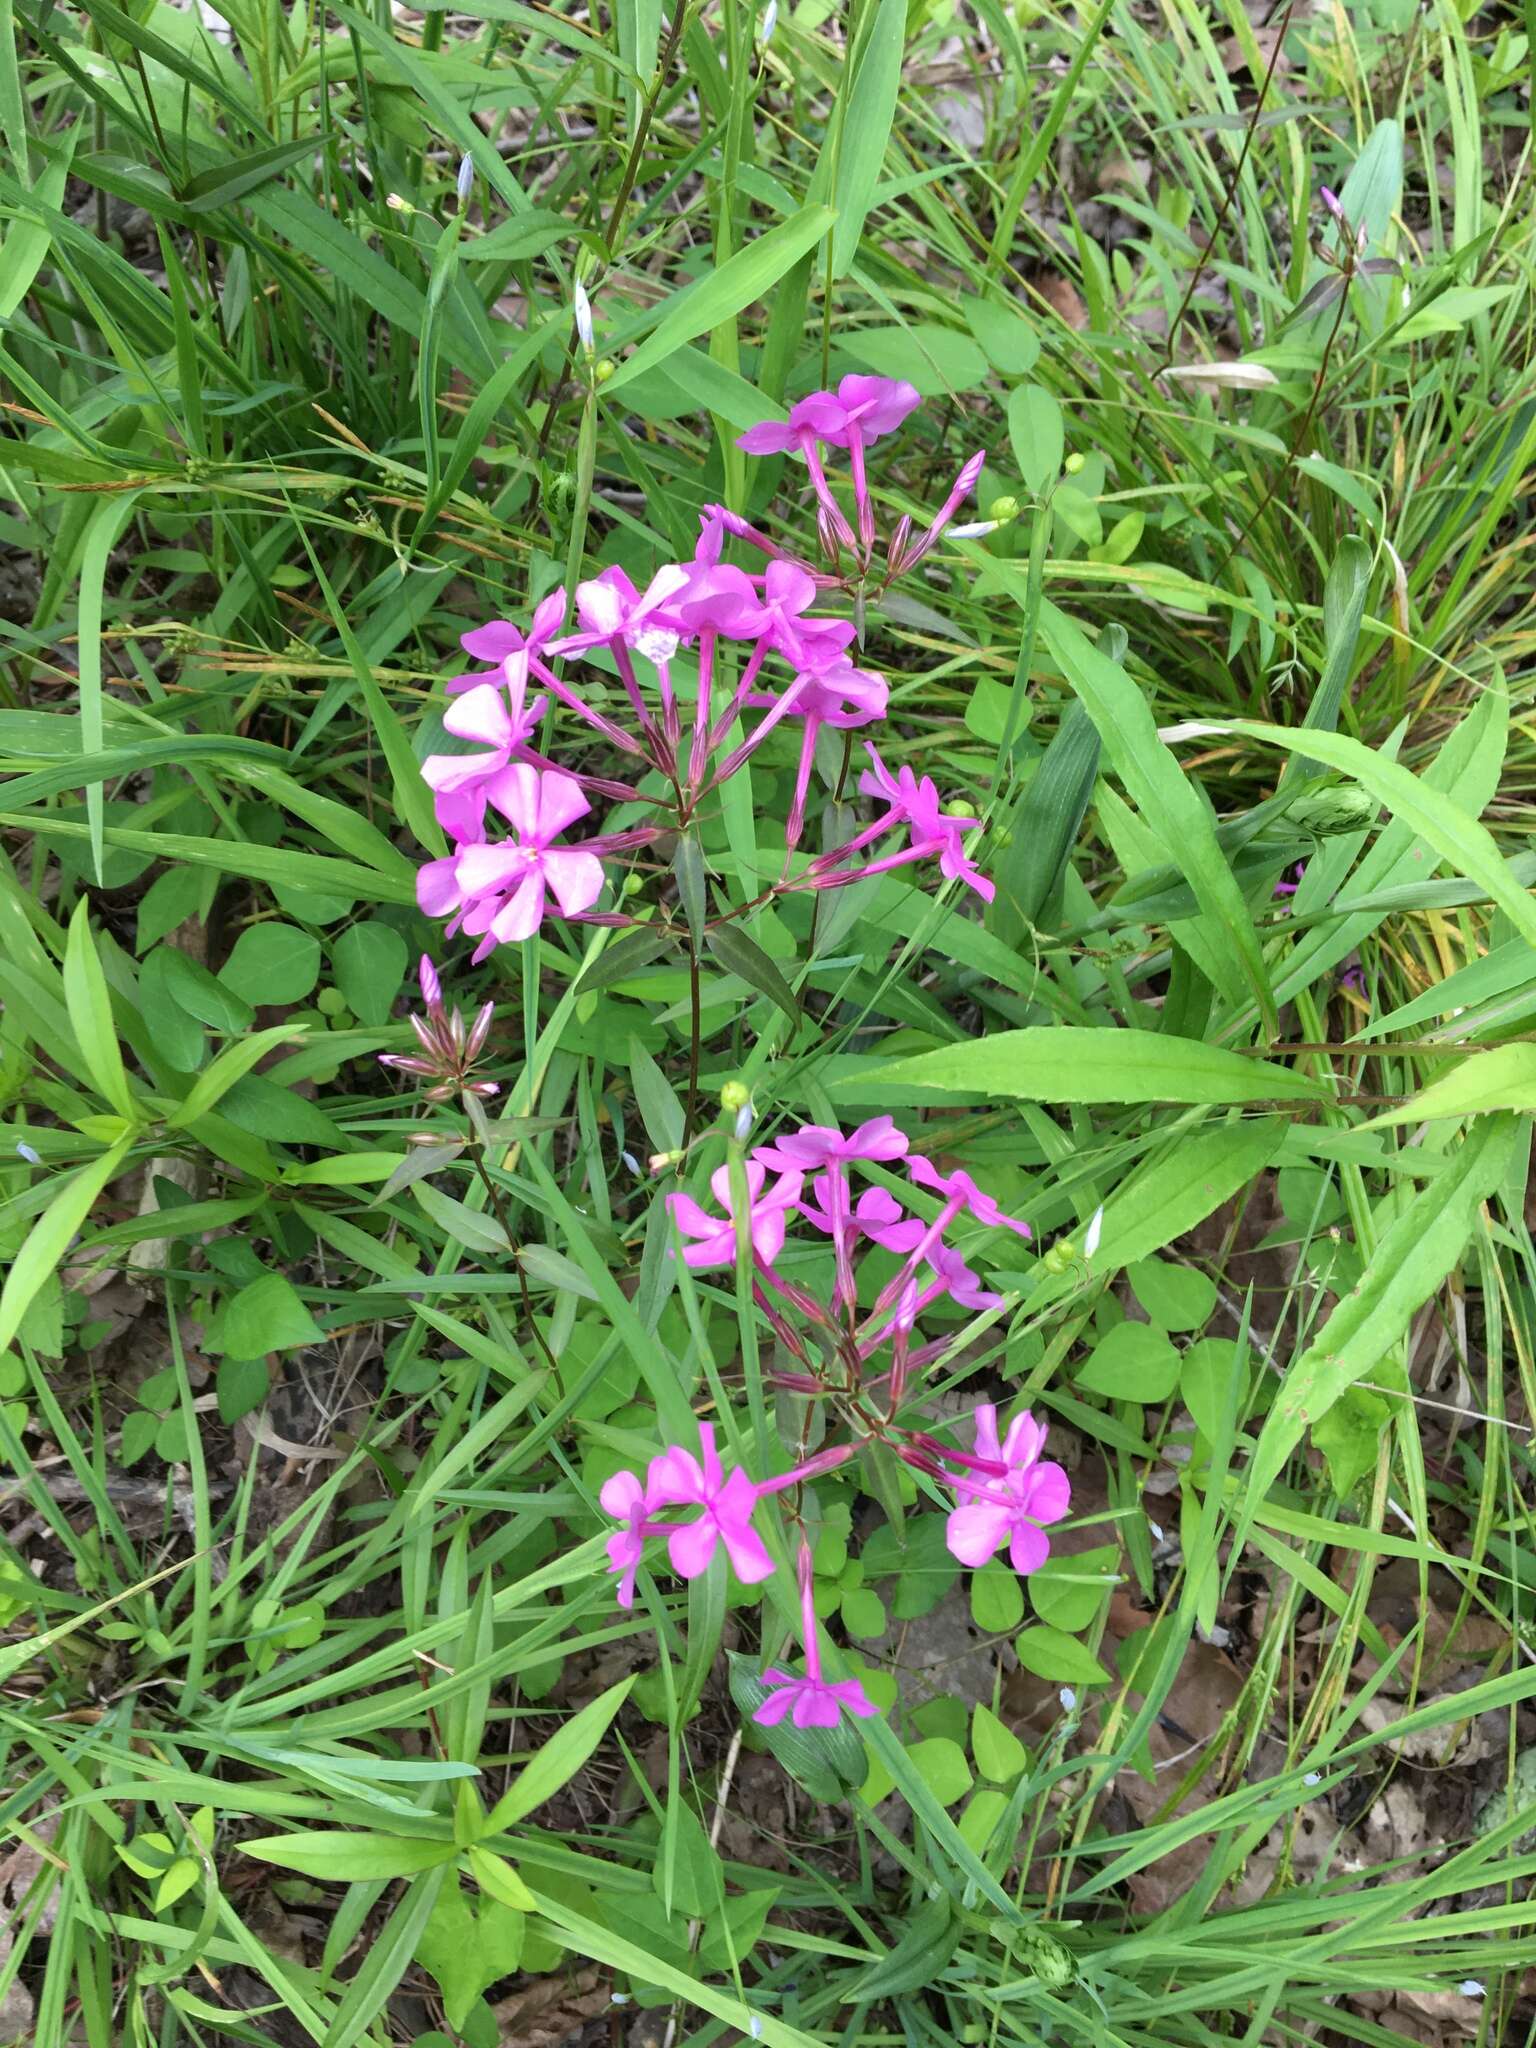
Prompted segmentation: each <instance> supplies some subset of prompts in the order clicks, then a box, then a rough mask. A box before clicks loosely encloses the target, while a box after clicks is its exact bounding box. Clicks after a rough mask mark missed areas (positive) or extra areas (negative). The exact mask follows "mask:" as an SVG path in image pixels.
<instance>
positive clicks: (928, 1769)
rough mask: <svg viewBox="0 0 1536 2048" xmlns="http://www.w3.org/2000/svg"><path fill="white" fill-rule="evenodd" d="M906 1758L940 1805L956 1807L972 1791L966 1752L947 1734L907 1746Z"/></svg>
mask: <svg viewBox="0 0 1536 2048" xmlns="http://www.w3.org/2000/svg"><path fill="white" fill-rule="evenodd" d="M907 1755H908V1756H909V1757H910V1758H911V1761H912V1765H913V1768H914V1769H915V1770H916V1771H917V1773H918V1775H919V1776H920V1777H921V1779H922V1781H923V1783H924V1784H925V1785H926V1786H927V1787H928V1789H929V1791H930V1792H931V1793H932V1794H933V1796H934V1798H935V1799H937V1801H938V1802H939V1804H940V1806H954V1805H955V1804H956V1803H957V1802H958V1801H960V1800H962V1799H963V1798H964V1797H965V1795H966V1793H967V1792H969V1791H970V1789H971V1783H972V1779H971V1767H970V1765H969V1764H968V1763H967V1762H966V1760H965V1751H964V1750H963V1749H962V1748H961V1747H960V1745H959V1743H958V1742H952V1741H951V1740H950V1738H949V1737H948V1736H947V1735H930V1736H928V1737H927V1738H926V1740H924V1741H922V1742H912V1743H909V1744H908V1745H907Z"/></svg>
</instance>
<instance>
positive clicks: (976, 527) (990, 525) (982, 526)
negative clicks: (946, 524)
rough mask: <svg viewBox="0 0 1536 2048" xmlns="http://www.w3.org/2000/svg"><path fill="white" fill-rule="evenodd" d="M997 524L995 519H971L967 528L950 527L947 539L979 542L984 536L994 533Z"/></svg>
mask: <svg viewBox="0 0 1536 2048" xmlns="http://www.w3.org/2000/svg"><path fill="white" fill-rule="evenodd" d="M999 523H1000V522H999V521H998V520H996V519H973V520H972V521H971V523H970V525H969V526H952V527H951V528H950V529H949V538H950V539H951V540H980V539H981V538H982V537H983V535H985V534H989V533H996V531H997V529H998V525H999Z"/></svg>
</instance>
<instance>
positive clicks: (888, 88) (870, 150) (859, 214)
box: [832, 0, 907, 278]
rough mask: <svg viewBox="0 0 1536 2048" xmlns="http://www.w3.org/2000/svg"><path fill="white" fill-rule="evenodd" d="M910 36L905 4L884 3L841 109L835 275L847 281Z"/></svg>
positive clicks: (835, 199) (875, 181)
mask: <svg viewBox="0 0 1536 2048" xmlns="http://www.w3.org/2000/svg"><path fill="white" fill-rule="evenodd" d="M906 35H907V5H906V0H880V4H879V8H878V11H877V12H876V14H875V17H874V21H873V23H872V25H871V26H870V28H869V30H868V32H867V34H866V35H865V37H864V40H863V44H862V47H861V48H860V50H859V52H858V58H857V65H856V68H855V70H854V72H853V78H852V84H851V87H850V88H849V90H848V99H847V104H846V106H845V108H844V110H843V118H842V131H841V138H840V141H839V144H838V152H837V169H836V172H835V181H834V184H833V187H832V201H833V205H834V206H835V207H836V209H837V226H836V227H835V229H834V230H833V233H832V275H833V277H834V278H841V277H846V276H847V275H848V272H849V271H850V269H852V267H853V264H854V262H855V261H856V259H857V257H858V253H859V242H860V239H861V237H862V236H863V233H864V222H865V218H866V217H867V215H868V213H869V209H870V203H871V201H872V200H873V199H874V196H875V188H876V186H877V185H878V184H879V182H880V169H881V166H882V164H883V163H884V162H885V152H886V148H887V146H888V145H889V143H890V139H891V122H892V120H893V119H894V117H895V113H896V95H897V93H898V91H899V90H900V86H901V55H902V49H903V47H904V45H905V43H906Z"/></svg>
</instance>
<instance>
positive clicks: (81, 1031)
mask: <svg viewBox="0 0 1536 2048" xmlns="http://www.w3.org/2000/svg"><path fill="white" fill-rule="evenodd" d="M64 1001H65V1003H66V1005H67V1006H68V1009H69V1021H70V1024H71V1026H72V1028H73V1030H74V1034H75V1038H76V1041H77V1042H78V1044H79V1047H80V1052H81V1055H82V1057H83V1058H84V1060H85V1064H86V1067H87V1069H88V1070H89V1072H90V1076H91V1079H92V1080H93V1081H94V1082H95V1084H96V1086H97V1087H98V1088H99V1089H100V1090H101V1092H102V1094H103V1095H104V1096H105V1097H106V1098H107V1100H108V1102H110V1103H111V1105H112V1107H113V1108H114V1109H115V1110H116V1111H117V1113H118V1115H119V1116H120V1117H123V1118H124V1119H125V1120H126V1121H127V1122H129V1123H134V1122H136V1121H137V1119H138V1108H137V1105H136V1104H135V1102H134V1099H133V1093H132V1090H131V1089H130V1088H129V1086H128V1076H127V1073H126V1072H125V1071H124V1068H123V1055H122V1052H121V1050H120V1048H119V1046H118V1043H117V1026H116V1024H115V1023H114V1022H113V1021H112V998H111V997H110V996H109V995H108V993H107V980H106V976H105V975H104V974H103V973H102V971H101V962H100V960H98V959H97V957H96V946H95V942H94V940H93V939H92V937H91V926H90V912H89V908H88V906H87V904H86V900H85V898H84V897H83V896H82V897H81V898H80V901H79V902H78V903H77V904H76V905H75V914H74V916H73V917H72V918H71V919H70V921H69V938H68V940H67V942H66V944H65V947H64Z"/></svg>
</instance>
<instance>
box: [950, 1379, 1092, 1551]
mask: <svg viewBox="0 0 1536 2048" xmlns="http://www.w3.org/2000/svg"><path fill="white" fill-rule="evenodd" d="M1044 1448H1045V1431H1044V1429H1043V1428H1042V1427H1041V1426H1040V1424H1039V1423H1038V1422H1036V1420H1035V1418H1034V1417H1033V1416H1032V1415H1031V1414H1029V1413H1028V1411H1027V1410H1026V1411H1025V1412H1024V1413H1023V1414H1021V1415H1017V1416H1015V1417H1014V1420H1013V1421H1012V1422H1011V1423H1010V1424H1009V1427H1008V1434H1007V1436H1006V1437H1004V1438H1003V1440H1002V1442H1001V1443H999V1442H998V1436H997V1410H996V1408H995V1407H994V1406H993V1405H992V1403H991V1402H990V1401H983V1402H982V1403H981V1404H980V1405H979V1406H978V1408H977V1410H976V1455H977V1456H978V1457H979V1458H983V1459H986V1460H987V1461H989V1462H995V1463H997V1464H1000V1465H1001V1466H1002V1467H1003V1468H1004V1470H1003V1476H1002V1477H1001V1478H993V1477H990V1476H984V1475H974V1474H966V1475H964V1476H961V1477H958V1478H956V1479H955V1480H954V1481H953V1482H952V1483H953V1485H954V1488H955V1491H956V1493H958V1494H959V1495H961V1497H962V1498H961V1504H960V1506H959V1507H957V1508H955V1509H954V1511H953V1512H952V1513H951V1515H950V1517H949V1519H948V1521H947V1522H946V1524H945V1528H944V1541H945V1543H946V1544H947V1545H948V1546H949V1549H950V1552H951V1554H952V1555H953V1556H955V1557H957V1558H959V1560H960V1562H961V1563H962V1564H965V1565H970V1566H971V1567H972V1568H973V1569H976V1568H979V1567H980V1566H981V1565H984V1564H985V1563H986V1562H987V1560H988V1559H989V1558H990V1557H991V1556H992V1555H993V1553H994V1552H995V1551H996V1550H997V1549H998V1548H999V1547H1000V1546H1001V1545H1002V1544H1003V1543H1005V1542H1006V1543H1007V1545H1008V1557H1009V1561H1010V1563H1011V1564H1012V1565H1013V1568H1014V1570H1015V1571H1017V1572H1033V1571H1038V1570H1039V1568H1040V1566H1041V1565H1043V1564H1044V1563H1045V1560H1046V1558H1047V1557H1048V1556H1049V1555H1050V1549H1051V1546H1050V1540H1049V1538H1048V1537H1047V1536H1046V1533H1045V1530H1044V1528H1043V1527H1042V1526H1041V1525H1042V1524H1043V1523H1048V1522H1059V1521H1060V1520H1061V1518H1062V1516H1063V1515H1064V1514H1066V1512H1067V1510H1068V1508H1069V1507H1070V1505H1071V1500H1072V1488H1071V1483H1070V1481H1069V1480H1068V1478H1067V1475H1066V1473H1065V1472H1064V1471H1063V1470H1062V1468H1061V1467H1060V1465H1056V1464H1052V1463H1050V1462H1049V1461H1045V1462H1042V1460H1041V1457H1040V1453H1041V1451H1042V1450H1043V1449H1044Z"/></svg>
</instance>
